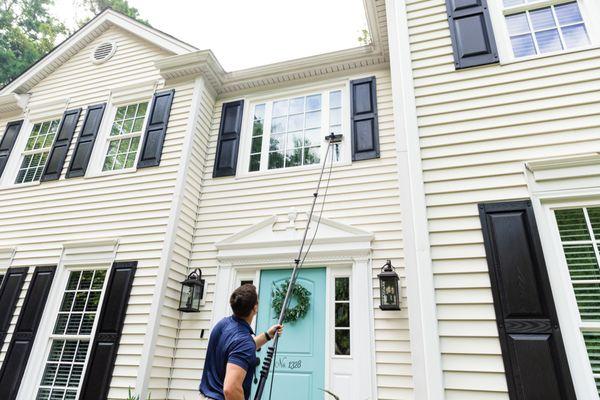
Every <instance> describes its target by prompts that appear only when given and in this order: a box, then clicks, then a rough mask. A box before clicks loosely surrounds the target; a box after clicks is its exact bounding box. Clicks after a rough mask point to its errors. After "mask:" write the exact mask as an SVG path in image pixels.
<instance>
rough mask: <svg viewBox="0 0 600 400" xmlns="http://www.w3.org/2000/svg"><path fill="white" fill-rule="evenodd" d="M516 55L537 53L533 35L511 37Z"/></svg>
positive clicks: (524, 55)
mask: <svg viewBox="0 0 600 400" xmlns="http://www.w3.org/2000/svg"><path fill="white" fill-rule="evenodd" d="M510 42H511V44H512V48H513V52H514V53H515V57H526V56H531V55H534V54H536V51H535V45H534V44H533V38H532V37H531V35H521V36H515V37H512V38H510Z"/></svg>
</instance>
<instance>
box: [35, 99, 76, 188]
mask: <svg viewBox="0 0 600 400" xmlns="http://www.w3.org/2000/svg"><path fill="white" fill-rule="evenodd" d="M80 115H81V108H77V109H75V110H68V111H66V112H65V113H64V115H63V118H62V121H61V123H60V127H59V128H58V134H57V135H56V140H55V141H54V145H53V146H52V150H50V155H49V156H48V161H47V162H46V168H45V169H44V173H43V174H42V179H41V180H42V182H45V181H55V180H58V178H60V173H61V172H62V169H63V166H64V165H65V158H67V152H68V151H69V146H71V139H73V134H74V133H75V128H77V123H78V122H79V116H80Z"/></svg>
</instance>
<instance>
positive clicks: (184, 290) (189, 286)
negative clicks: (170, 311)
mask: <svg viewBox="0 0 600 400" xmlns="http://www.w3.org/2000/svg"><path fill="white" fill-rule="evenodd" d="M204 282H205V281H204V279H202V271H200V270H199V269H198V268H196V269H195V270H194V271H192V273H191V274H189V275H188V277H187V278H186V280H185V281H183V282H181V298H180V299H179V311H183V312H199V311H200V300H202V296H203V295H204Z"/></svg>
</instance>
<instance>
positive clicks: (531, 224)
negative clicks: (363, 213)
mask: <svg viewBox="0 0 600 400" xmlns="http://www.w3.org/2000/svg"><path fill="white" fill-rule="evenodd" d="M386 4H387V13H388V30H389V38H390V40H389V47H390V65H391V71H392V78H393V79H392V82H393V89H392V90H393V93H394V113H395V118H396V120H395V121H396V124H395V126H396V128H397V129H398V137H399V142H398V148H399V149H402V150H403V153H402V154H401V157H400V158H399V162H400V164H399V168H400V171H402V170H404V171H406V172H405V174H404V178H403V179H402V182H403V186H402V187H403V188H404V189H405V190H403V191H401V196H403V201H402V204H403V209H402V211H403V215H404V216H405V218H404V219H403V222H404V225H403V238H404V244H405V248H404V253H405V268H406V280H407V296H408V303H409V305H410V306H409V308H408V312H409V319H410V322H411V323H410V332H411V336H410V337H411V340H412V343H411V344H412V349H413V351H412V356H413V379H414V387H415V394H416V398H419V399H439V398H445V399H460V400H467V399H477V400H484V399H507V398H510V399H534V398H535V399H575V398H577V399H598V387H600V386H598V383H599V382H600V369H599V368H598V353H597V346H598V338H599V337H598V333H597V332H598V330H597V327H598V324H597V320H598V319H597V318H598V314H597V304H598V299H600V297H599V294H600V292H598V289H597V287H598V286H597V285H598V283H597V282H598V280H597V279H598V273H599V271H598V265H599V264H598V263H599V260H600V257H599V253H598V245H597V240H598V237H599V236H598V234H599V229H600V228H599V227H600V223H599V210H600V208H598V204H599V201H598V199H599V198H600V197H599V194H600V187H599V186H600V185H599V183H600V180H599V179H598V178H599V177H598V174H599V172H600V170H599V163H600V114H599V113H598V110H599V107H598V106H599V105H600V96H599V94H600V92H599V91H598V88H599V85H600V76H599V75H598V71H599V70H598V66H599V65H600V50H599V46H600V31H599V29H598V28H599V27H598V24H597V19H598V15H600V3H599V2H598V1H589V0H579V1H555V0H550V1H522V0H487V1H486V0H481V1H468V0H466V1H455V0H448V1H445V2H444V1H442V0H425V1H412V0H407V1H402V0H390V1H387V2H386ZM407 206H410V208H409V207H407ZM407 217H408V218H407ZM415 283H418V284H415ZM414 304H418V305H419V307H420V308H421V310H415V308H414V307H413V305H414ZM415 317H420V318H421V320H420V321H419V320H415ZM420 343H422V345H420Z"/></svg>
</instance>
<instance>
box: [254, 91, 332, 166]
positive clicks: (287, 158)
mask: <svg viewBox="0 0 600 400" xmlns="http://www.w3.org/2000/svg"><path fill="white" fill-rule="evenodd" d="M342 125H343V124H342V91H341V90H333V91H325V92H321V93H312V94H309V95H306V96H297V97H290V98H285V99H279V100H274V101H268V102H258V103H256V104H254V106H253V107H252V121H251V134H249V135H248V136H249V137H250V143H249V145H248V146H249V149H250V151H249V158H248V164H247V168H248V171H249V172H255V171H265V170H275V169H281V168H289V167H299V166H303V165H313V164H319V163H320V162H321V158H322V157H323V156H324V152H323V150H324V149H325V148H324V147H322V146H323V144H326V143H327V142H326V140H325V136H327V135H328V134H329V133H330V132H334V133H336V134H337V133H342ZM341 151H342V146H341V145H340V144H336V146H335V149H334V151H333V153H334V160H335V161H339V160H340V158H341Z"/></svg>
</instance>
